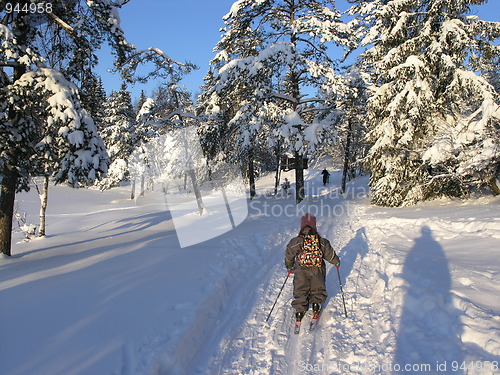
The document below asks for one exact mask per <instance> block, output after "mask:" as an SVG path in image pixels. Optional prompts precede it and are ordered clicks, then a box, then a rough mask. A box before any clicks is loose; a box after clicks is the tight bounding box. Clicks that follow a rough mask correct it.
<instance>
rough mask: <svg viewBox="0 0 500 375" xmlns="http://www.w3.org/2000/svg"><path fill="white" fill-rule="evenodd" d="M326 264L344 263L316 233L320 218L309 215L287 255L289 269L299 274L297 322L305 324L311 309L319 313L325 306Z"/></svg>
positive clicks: (296, 281) (296, 279)
mask: <svg viewBox="0 0 500 375" xmlns="http://www.w3.org/2000/svg"><path fill="white" fill-rule="evenodd" d="M325 260H326V261H328V262H329V263H331V264H333V265H335V266H336V267H338V266H339V265H340V259H339V257H338V256H337V254H336V253H335V251H334V250H333V248H332V245H331V244H330V242H329V241H328V240H327V239H326V238H321V236H320V235H319V233H318V231H317V229H316V217H315V216H314V215H311V214H305V215H304V216H302V218H301V220H300V232H299V235H298V236H297V237H294V238H292V239H291V240H290V242H289V243H288V245H287V247H286V252H285V266H286V268H287V269H288V270H293V272H294V273H295V276H294V279H293V297H294V300H293V301H292V307H293V308H294V309H295V317H296V320H297V321H301V320H302V318H303V317H304V315H305V313H306V311H307V310H308V309H309V305H310V304H312V308H313V311H314V312H319V311H320V309H321V305H323V303H325V301H326V297H328V293H327V291H326V284H325V278H326V265H325Z"/></svg>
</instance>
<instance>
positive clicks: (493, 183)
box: [488, 176, 500, 196]
mask: <svg viewBox="0 0 500 375" xmlns="http://www.w3.org/2000/svg"><path fill="white" fill-rule="evenodd" d="M488 185H489V186H490V189H491V192H492V193H493V195H494V196H497V195H500V187H499V186H498V184H497V177H496V176H495V177H492V178H491V179H490V180H489V181H488Z"/></svg>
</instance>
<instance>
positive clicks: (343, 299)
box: [336, 266, 347, 318]
mask: <svg viewBox="0 0 500 375" xmlns="http://www.w3.org/2000/svg"><path fill="white" fill-rule="evenodd" d="M336 268H337V275H339V284H340V292H341V293H342V302H343V304H344V313H345V317H346V318H347V308H346V307H345V298H344V289H343V288H342V280H341V279H340V267H339V266H336Z"/></svg>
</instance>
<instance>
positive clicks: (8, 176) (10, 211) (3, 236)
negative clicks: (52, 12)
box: [0, 15, 29, 256]
mask: <svg viewBox="0 0 500 375" xmlns="http://www.w3.org/2000/svg"><path fill="white" fill-rule="evenodd" d="M18 17H24V16H22V15H18ZM19 25H20V26H18V27H14V29H13V32H14V34H15V35H16V36H17V38H18V39H17V43H18V45H19V46H20V47H21V49H22V47H23V46H25V43H26V38H27V35H28V30H29V27H28V24H27V23H26V22H19ZM24 73H26V66H25V65H23V64H19V65H18V66H16V67H15V68H14V75H13V81H14V82H15V81H17V80H18V79H19V78H21V77H22V75H23V74H24ZM14 113H15V111H14ZM11 120H14V119H11ZM13 125H14V126H15V125H16V124H15V120H14V124H13ZM10 152H12V153H13V154H15V153H16V151H15V150H14V151H12V150H11V151H10ZM14 160H16V158H15V157H14ZM16 164H17V162H16V161H14V162H13V163H12V165H7V162H4V168H3V178H2V190H1V192H0V247H1V250H2V253H4V254H7V255H9V256H10V255H12V250H11V247H12V219H13V216H14V203H15V201H16V188H17V179H18V173H17V170H16V168H15V166H16Z"/></svg>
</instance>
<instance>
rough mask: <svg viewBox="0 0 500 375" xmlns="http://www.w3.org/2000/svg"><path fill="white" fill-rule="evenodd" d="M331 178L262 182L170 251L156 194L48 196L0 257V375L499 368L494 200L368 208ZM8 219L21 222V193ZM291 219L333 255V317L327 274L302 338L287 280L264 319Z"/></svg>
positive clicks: (499, 237)
mask: <svg viewBox="0 0 500 375" xmlns="http://www.w3.org/2000/svg"><path fill="white" fill-rule="evenodd" d="M289 177H290V179H291V180H293V179H292V178H291V176H289ZM332 177H333V179H332V183H331V184H330V185H328V186H327V187H323V186H321V184H320V175H319V170H312V169H311V170H309V171H308V174H307V180H308V186H307V189H308V191H307V199H306V201H305V202H304V203H303V204H301V205H300V206H299V207H295V205H294V197H293V195H289V196H287V195H284V194H282V192H281V193H280V194H279V196H276V197H274V196H271V195H270V194H269V193H270V192H271V191H272V183H273V176H268V177H265V178H262V179H261V180H260V181H259V182H258V187H259V191H260V193H261V194H260V196H259V197H258V198H256V199H255V200H254V201H253V202H251V203H250V204H249V217H248V218H247V219H246V220H245V221H244V222H243V223H242V224H241V225H239V226H238V227H236V229H233V230H232V231H230V232H227V233H225V234H224V235H222V236H219V237H217V238H214V239H212V240H209V241H206V242H204V243H201V244H198V245H193V246H190V247H187V248H183V249H181V248H180V246H179V242H178V240H177V237H176V232H175V229H174V226H173V223H172V218H171V216H170V214H169V212H168V208H167V206H166V205H165V200H164V197H163V195H162V194H161V193H160V192H148V193H147V194H146V196H145V197H140V198H139V199H137V200H136V201H131V200H129V199H128V195H129V191H128V188H127V187H123V188H117V189H113V190H111V191H107V192H104V193H100V192H98V191H95V190H72V189H70V188H66V187H62V186H56V187H51V191H50V197H49V208H48V218H47V220H48V226H47V233H48V236H47V237H46V238H43V239H35V240H31V241H30V242H18V243H17V244H16V245H15V248H14V253H15V256H14V257H12V258H6V257H3V258H1V259H0V300H1V303H2V313H3V314H2V320H1V321H0V333H1V336H0V373H1V374H12V375H21V374H25V375H28V374H29V375H32V374H50V375H63V374H64V375H67V374H88V375H95V374H123V375H131V374H141V375H143V374H144V375H145V374H175V375H178V374H196V373H199V374H308V373H309V374H391V373H392V374H398V373H416V374H417V373H419V374H420V373H429V374H495V373H499V370H498V361H499V360H500V300H499V298H498V296H499V295H500V273H499V270H500V267H499V265H500V260H499V256H498V255H499V254H498V252H499V249H500V218H499V217H498V208H499V204H500V200H499V198H492V197H488V198H479V199H472V200H470V201H452V200H439V201H435V202H429V203H425V204H420V205H418V206H415V207H407V208H400V209H382V208H375V207H371V206H370V205H369V203H368V199H367V198H366V197H365V194H366V192H367V188H366V178H361V179H358V180H356V181H355V182H353V183H351V184H350V185H349V187H348V188H349V190H348V192H347V194H346V196H341V195H340V194H339V192H338V185H339V178H340V174H339V173H334V174H333V176H332ZM18 210H19V212H24V211H26V212H28V215H27V217H28V220H31V221H32V222H36V215H37V212H38V198H37V196H36V194H35V193H34V192H31V193H26V194H19V195H18ZM307 210H309V211H310V212H311V213H313V214H315V215H317V217H318V226H319V230H320V233H322V234H323V235H324V236H325V237H327V238H329V239H330V241H331V242H332V244H333V245H334V247H335V248H336V249H337V252H338V253H339V255H340V257H341V261H342V265H341V280H342V283H343V285H344V291H345V296H346V302H347V310H348V314H349V316H348V318H345V317H344V315H343V307H342V300H341V297H340V294H339V281H338V277H337V271H336V269H335V268H334V267H332V268H328V275H327V287H328V291H329V294H330V295H329V298H328V300H327V302H326V304H325V306H324V312H323V314H322V316H321V319H320V321H319V323H318V327H317V329H316V331H315V332H314V333H309V332H307V330H303V332H301V333H300V335H293V333H292V331H291V327H292V324H291V322H292V315H293V311H292V310H291V308H290V301H291V298H292V297H291V282H289V283H288V284H287V285H286V286H285V289H284V291H283V294H282V295H281V297H280V299H279V301H278V303H277V305H276V308H275V311H274V313H273V315H272V317H271V319H270V320H269V323H268V324H265V322H264V320H265V318H266V316H267V314H268V312H269V310H270V308H271V306H272V303H273V301H274V299H275V297H276V295H277V293H278V291H279V288H280V287H281V285H282V284H283V281H284V279H285V276H286V271H285V268H284V265H283V254H284V247H285V245H286V243H287V242H288V240H289V239H290V237H291V236H293V235H294V234H295V233H296V232H297V230H298V225H299V218H300V216H301V215H302V214H303V213H305V212H307ZM15 237H16V241H21V239H22V236H21V234H19V233H17V234H16V236H15ZM306 319H307V318H306Z"/></svg>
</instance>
